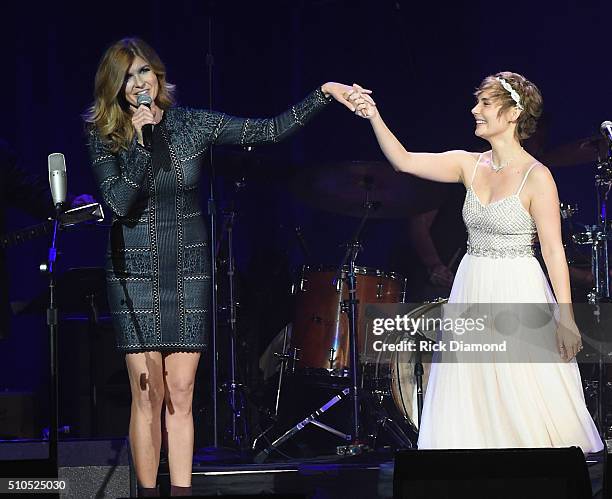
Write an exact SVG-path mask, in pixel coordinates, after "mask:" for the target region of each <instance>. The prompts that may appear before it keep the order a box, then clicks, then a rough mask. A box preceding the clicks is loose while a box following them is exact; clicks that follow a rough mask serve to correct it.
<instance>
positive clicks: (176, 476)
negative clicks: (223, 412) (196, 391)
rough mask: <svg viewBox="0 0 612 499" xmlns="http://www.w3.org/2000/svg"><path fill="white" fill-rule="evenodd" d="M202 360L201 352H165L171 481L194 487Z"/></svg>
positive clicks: (178, 484)
mask: <svg viewBox="0 0 612 499" xmlns="http://www.w3.org/2000/svg"><path fill="white" fill-rule="evenodd" d="M199 360H200V353H199V352H173V353H170V354H167V355H164V381H165V387H166V413H165V416H166V430H167V432H168V466H169V468H170V483H171V484H172V485H177V486H179V487H190V486H191V469H192V464H193V414H192V412H191V403H192V400H193V385H194V381H195V374H196V369H197V367H198V362H199Z"/></svg>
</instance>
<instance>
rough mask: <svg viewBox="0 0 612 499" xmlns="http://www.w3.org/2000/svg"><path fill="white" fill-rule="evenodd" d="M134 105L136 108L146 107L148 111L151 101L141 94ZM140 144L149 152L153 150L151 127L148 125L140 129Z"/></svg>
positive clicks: (147, 96)
mask: <svg viewBox="0 0 612 499" xmlns="http://www.w3.org/2000/svg"><path fill="white" fill-rule="evenodd" d="M136 104H137V105H138V107H140V106H147V107H148V108H149V109H151V104H153V99H151V96H150V95H149V94H141V95H139V96H138V98H137V100H136ZM142 143H143V144H144V146H145V148H147V149H148V150H149V151H150V150H151V149H152V148H153V125H151V124H150V123H149V124H147V125H144V126H143V127H142Z"/></svg>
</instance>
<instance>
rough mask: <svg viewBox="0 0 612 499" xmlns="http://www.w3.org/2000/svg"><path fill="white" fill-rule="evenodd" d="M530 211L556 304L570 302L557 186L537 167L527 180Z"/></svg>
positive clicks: (544, 169) (545, 170)
mask: <svg viewBox="0 0 612 499" xmlns="http://www.w3.org/2000/svg"><path fill="white" fill-rule="evenodd" d="M528 187H529V193H530V199H531V203H530V208H529V209H530V212H531V216H532V217H533V219H534V220H535V223H536V227H537V230H538V239H539V241H540V247H541V249H542V256H543V258H544V263H545V264H546V270H547V271H548V275H549V277H550V282H551V284H552V287H553V291H554V293H555V298H556V299H557V302H558V303H572V295H571V291H570V281H569V269H568V266H567V260H566V258H565V249H564V248H563V240H562V239H561V217H560V214H559V195H558V194H557V186H556V185H555V181H554V180H553V177H552V175H551V173H550V171H549V170H548V168H545V167H541V166H537V167H535V169H534V171H533V172H532V173H531V175H530V178H529V183H528Z"/></svg>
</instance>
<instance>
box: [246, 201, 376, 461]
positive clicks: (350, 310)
mask: <svg viewBox="0 0 612 499" xmlns="http://www.w3.org/2000/svg"><path fill="white" fill-rule="evenodd" d="M368 197H369V194H368V193H367V192H366V203H365V204H364V207H365V210H366V211H365V214H364V216H363V218H362V219H361V222H360V224H359V226H358V228H357V230H356V232H355V235H354V237H353V239H352V241H351V242H350V243H349V244H347V250H346V253H345V254H344V257H343V259H342V262H341V263H340V265H339V267H338V271H337V272H336V276H335V277H334V279H333V282H332V285H333V286H337V285H339V280H340V279H341V278H342V273H343V269H344V267H345V265H346V262H347V261H348V262H349V272H348V274H347V282H348V287H349V299H348V300H345V301H344V302H343V304H342V309H343V311H345V312H346V313H347V314H348V318H349V342H350V351H351V352H350V356H351V369H350V371H351V387H350V388H344V389H343V390H342V391H341V392H340V393H339V394H337V395H334V396H333V397H332V398H331V399H330V400H328V401H327V402H326V403H325V404H323V405H322V406H321V407H319V408H318V409H317V410H316V411H314V412H313V413H311V414H310V415H309V416H307V417H306V418H304V419H303V420H302V421H300V422H299V423H298V424H296V425H295V426H293V427H292V428H290V429H289V430H287V431H286V432H285V433H283V434H282V435H281V436H280V437H278V438H277V439H276V440H274V441H273V442H272V443H270V445H269V446H268V447H267V448H265V449H264V450H262V451H261V452H259V453H258V454H257V455H256V456H255V458H254V462H256V463H262V462H264V461H265V460H266V459H267V458H268V456H269V455H270V454H271V453H272V452H273V451H274V450H275V449H276V448H277V447H279V446H280V445H282V444H283V443H284V442H286V441H287V440H289V439H290V438H291V437H293V436H294V435H295V434H296V433H297V432H299V431H300V430H301V429H303V428H304V427H306V426H307V425H308V424H313V425H315V426H318V427H319V428H321V429H323V430H325V431H327V432H329V433H331V434H333V435H336V436H337V437H339V438H342V439H343V440H346V441H347V442H351V443H350V445H346V446H340V447H338V448H337V449H338V454H339V455H351V456H354V455H357V454H360V453H361V452H363V451H364V450H367V449H368V447H367V446H365V445H364V444H363V443H361V442H359V440H358V438H359V434H360V426H359V390H358V380H359V364H358V356H357V304H358V300H357V289H356V288H357V286H356V274H355V260H356V259H357V255H358V253H359V251H360V250H361V249H362V246H361V244H360V242H359V236H360V235H361V232H362V231H363V228H364V226H365V223H366V220H367V219H368V216H369V214H370V211H373V210H375V209H376V208H378V206H377V205H378V203H372V202H370V201H369V200H368ZM285 355H286V354H284V353H283V354H282V355H281V356H280V357H281V358H283V360H285V359H284V357H285ZM287 360H289V359H287ZM291 360H293V361H294V363H295V360H298V359H297V349H294V350H293V356H292V359H291ZM332 361H333V359H332ZM331 365H332V366H333V362H332V363H331ZM349 394H350V395H351V400H352V404H351V412H352V416H353V418H352V423H353V425H352V430H353V434H352V435H348V434H345V433H342V432H341V431H338V430H336V429H335V428H332V427H331V426H329V425H326V424H325V423H322V422H321V421H319V420H318V419H317V418H318V417H319V416H320V415H321V414H323V413H324V412H326V411H327V410H328V409H330V408H331V407H333V406H334V405H336V404H337V403H338V402H340V401H341V400H343V399H344V398H346V397H347V396H348V395H349ZM269 429H270V428H268V429H267V430H265V431H264V432H263V433H262V434H260V435H259V436H258V437H257V438H256V439H255V441H254V443H253V449H254V448H255V446H256V443H257V441H258V440H259V439H260V437H262V436H263V435H264V434H265V433H267V431H268V430H269Z"/></svg>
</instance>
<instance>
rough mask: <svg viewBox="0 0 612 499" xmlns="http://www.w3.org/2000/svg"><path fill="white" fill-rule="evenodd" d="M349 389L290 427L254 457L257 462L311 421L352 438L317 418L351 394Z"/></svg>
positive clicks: (264, 458) (348, 439)
mask: <svg viewBox="0 0 612 499" xmlns="http://www.w3.org/2000/svg"><path fill="white" fill-rule="evenodd" d="M349 391H350V390H349V389H348V388H345V389H344V390H342V392H340V393H339V394H338V395H334V396H333V397H332V398H331V399H330V400H329V401H328V402H326V403H325V404H324V405H322V406H321V407H319V408H318V409H317V410H316V411H314V412H313V413H312V414H310V415H309V416H308V417H306V418H305V419H303V420H302V421H300V422H299V423H298V424H296V425H295V426H294V427H293V428H290V429H289V430H287V431H286V432H285V433H283V434H282V435H281V436H280V437H278V438H277V439H276V440H274V441H273V442H272V443H271V444H270V445H269V446H268V447H267V448H266V449H264V450H262V451H261V452H260V453H259V454H257V455H256V456H255V458H254V459H253V461H254V462H255V463H263V462H264V461H265V460H266V459H267V458H268V456H269V455H270V454H271V453H272V452H273V451H274V450H275V449H276V448H277V447H279V446H280V445H282V444H283V443H284V442H286V441H287V440H289V439H290V438H291V437H292V436H293V435H295V434H296V433H297V432H298V431H300V430H301V429H302V428H304V427H306V425H308V424H309V423H310V424H313V425H315V426H318V427H319V428H321V429H323V430H325V431H328V432H329V433H332V434H334V435H336V436H337V437H340V438H342V439H344V440H347V441H350V440H351V438H352V437H351V435H346V434H344V433H342V432H341V431H338V430H336V429H335V428H332V427H331V426H329V425H326V424H325V423H322V422H321V421H319V420H318V419H317V418H318V417H319V416H320V415H321V414H323V413H324V412H325V411H327V410H328V409H329V408H330V407H333V406H334V405H336V404H337V403H338V402H340V401H341V400H342V399H344V398H345V397H346V396H347V395H348V394H349ZM266 431H267V430H266ZM264 433H265V432H264ZM260 436H261V435H260ZM258 438H259V437H258ZM253 445H255V444H253ZM347 447H354V446H347Z"/></svg>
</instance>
